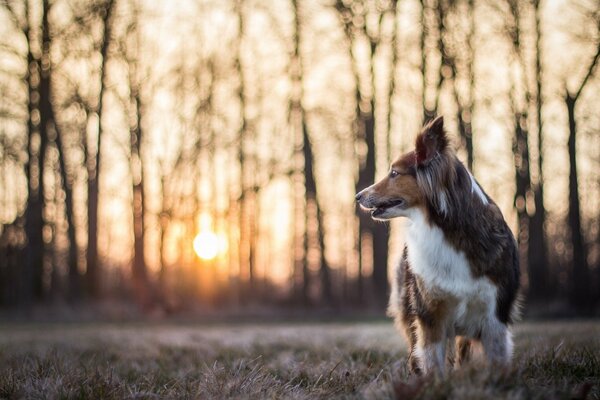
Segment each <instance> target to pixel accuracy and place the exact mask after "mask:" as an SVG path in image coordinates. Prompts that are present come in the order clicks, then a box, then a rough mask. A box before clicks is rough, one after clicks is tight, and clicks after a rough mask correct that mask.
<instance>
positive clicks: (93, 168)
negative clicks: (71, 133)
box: [85, 0, 114, 298]
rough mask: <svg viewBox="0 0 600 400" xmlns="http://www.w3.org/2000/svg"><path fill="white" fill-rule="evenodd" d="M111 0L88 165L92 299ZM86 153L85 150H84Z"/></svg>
mask: <svg viewBox="0 0 600 400" xmlns="http://www.w3.org/2000/svg"><path fill="white" fill-rule="evenodd" d="M113 8H114V0H108V1H107V3H106V6H105V9H104V14H103V16H102V23H103V28H104V33H103V36H102V43H101V46H100V57H101V64H100V71H99V72H100V91H99V93H98V105H97V107H96V114H97V118H98V137H97V138H96V157H95V159H94V160H93V161H92V163H90V162H88V243H87V254H86V264H87V269H86V275H85V277H86V286H87V290H88V293H89V295H90V296H91V297H92V298H99V297H100V295H101V290H102V288H101V282H100V280H101V274H100V265H99V259H98V197H99V183H100V165H101V155H102V137H103V135H104V124H103V121H102V119H103V118H102V117H103V115H102V114H103V113H102V111H103V104H104V90H105V88H106V85H107V71H106V69H107V68H106V64H107V60H108V47H109V44H110V36H111V24H112V18H111V15H112V13H113ZM88 150H89V149H88Z"/></svg>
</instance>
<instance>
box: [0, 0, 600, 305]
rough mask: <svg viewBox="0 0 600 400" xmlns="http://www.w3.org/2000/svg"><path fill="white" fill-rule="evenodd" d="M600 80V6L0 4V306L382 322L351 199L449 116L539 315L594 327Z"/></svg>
mask: <svg viewBox="0 0 600 400" xmlns="http://www.w3.org/2000/svg"><path fill="white" fill-rule="evenodd" d="M599 64H600V2H599V1H598V0H572V1H569V0H277V1H275V0H185V1H177V2H172V1H166V0H160V1H152V2H150V1H142V0H0V91H1V95H0V308H3V309H9V310H13V309H17V310H28V309H31V308H32V307H36V306H39V305H49V306H52V305H78V306H79V305H81V304H84V305H85V304H96V303H102V302H107V301H111V302H124V303H130V304H135V305H136V306H137V307H139V308H140V309H141V310H154V309H161V310H164V311H165V312H167V313H176V312H178V311H186V310H194V309H199V308H203V309H204V308H208V309H213V308H219V309H221V308H223V309H225V308H231V309H239V308H244V307H267V308H281V309H295V308H306V309H339V310H354V309H372V310H377V311H380V312H383V311H384V310H385V305H386V303H387V298H388V291H389V279H390V276H391V271H392V267H393V266H394V265H395V264H396V263H397V262H398V260H399V257H400V252H401V249H402V243H403V241H404V236H403V235H404V234H403V232H404V227H405V224H406V222H405V221H403V220H394V221H392V222H391V223H380V222H375V221H373V220H372V219H371V218H370V216H369V215H368V214H367V213H361V212H360V211H359V210H358V208H357V206H356V204H355V201H354V193H356V192H357V191H359V190H361V189H363V188H365V187H367V186H369V185H370V184H372V183H373V182H374V181H375V180H377V179H379V178H380V177H382V176H384V175H385V174H386V173H387V171H388V168H389V164H390V162H391V161H393V160H394V159H395V158H396V157H398V156H399V155H400V154H402V153H404V152H406V151H409V150H411V149H412V148H413V146H414V138H415V136H416V135H417V133H418V132H419V129H420V127H421V126H422V125H423V123H424V122H426V121H428V120H430V119H432V118H433V117H435V116H437V115H443V116H444V118H445V121H446V129H447V130H448V132H449V134H450V136H451V137H452V138H453V145H454V146H455V147H456V148H457V152H458V155H459V158H460V159H461V160H462V161H463V162H464V163H465V165H467V166H468V167H469V169H470V170H471V171H473V174H474V176H475V177H476V178H477V179H478V181H479V182H480V184H481V186H482V188H483V189H484V190H485V191H486V192H487V193H488V194H489V195H490V196H491V197H492V198H493V199H494V200H495V201H496V202H497V203H498V205H499V206H500V208H501V209H502V212H503V213H504V215H505V218H506V219H507V221H508V222H509V225H510V227H511V229H512V230H513V232H514V234H515V236H516V237H517V239H518V242H519V251H520V261H521V269H522V278H523V279H522V286H523V296H524V298H525V299H526V300H525V304H526V306H525V312H526V313H528V312H531V313H534V312H535V310H538V312H541V313H547V314H556V315H590V314H595V315H598V310H599V309H600V308H599V306H600V113H599V112H598V110H600V96H599V95H598V94H599V93H600V65H599ZM539 310H542V311H539Z"/></svg>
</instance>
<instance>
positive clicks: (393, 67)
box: [386, 0, 398, 162]
mask: <svg viewBox="0 0 600 400" xmlns="http://www.w3.org/2000/svg"><path fill="white" fill-rule="evenodd" d="M391 15H392V19H393V26H392V34H391V36H392V37H391V41H390V42H391V43H390V46H391V52H392V57H391V61H390V78H389V79H390V83H389V89H388V120H387V140H386V145H387V157H386V160H387V161H388V162H391V160H392V158H393V157H394V153H393V150H392V134H393V132H392V121H393V114H394V94H395V93H396V73H397V68H398V0H393V1H392V8H391Z"/></svg>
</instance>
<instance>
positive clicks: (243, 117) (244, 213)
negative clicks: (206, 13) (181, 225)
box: [235, 0, 254, 289]
mask: <svg viewBox="0 0 600 400" xmlns="http://www.w3.org/2000/svg"><path fill="white" fill-rule="evenodd" d="M243 6H244V1H243V0H236V13H237V18H238V38H237V44H236V46H237V48H236V55H235V57H236V58H235V68H236V72H237V76H238V79H239V83H238V93H237V95H238V98H239V101H240V129H239V136H238V140H239V143H238V149H239V150H238V161H239V164H240V197H239V206H240V208H239V232H240V235H239V269H240V274H241V273H242V271H244V272H245V273H246V274H247V275H248V281H249V282H248V283H249V286H250V289H252V287H253V285H254V254H253V253H254V249H253V244H252V237H251V235H252V227H251V225H252V221H251V220H250V218H251V216H250V209H251V207H252V206H251V205H250V204H249V201H250V199H249V196H248V193H249V192H250V190H251V188H248V186H247V183H246V175H247V172H246V169H247V165H246V164H247V161H248V160H247V157H246V141H247V139H248V138H247V136H248V133H249V122H248V111H247V104H246V101H247V99H246V74H245V72H244V67H243V65H242V40H243V36H244V32H245V23H244V22H245V18H244V11H243Z"/></svg>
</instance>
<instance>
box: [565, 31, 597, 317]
mask: <svg viewBox="0 0 600 400" xmlns="http://www.w3.org/2000/svg"><path fill="white" fill-rule="evenodd" d="M599 59H600V43H599V44H598V47H597V49H596V54H595V55H594V58H593V59H592V62H591V63H590V66H589V67H588V69H587V73H586V75H585V77H584V78H583V81H582V82H581V84H580V85H579V88H578V89H577V91H576V92H575V94H572V93H571V92H569V90H567V93H566V95H565V104H566V106H567V114H568V120H569V141H568V149H569V216H568V222H569V228H570V233H571V247H572V252H573V270H572V275H571V288H570V296H569V297H570V300H571V302H572V304H573V305H574V306H576V307H578V308H580V309H582V310H587V309H589V308H590V307H592V306H593V304H591V302H590V301H589V299H590V295H591V293H590V290H591V284H590V280H589V278H590V272H589V269H588V263H587V246H586V244H585V238H584V236H583V232H582V224H581V212H580V202H579V179H578V173H577V121H576V119H575V107H576V105H577V101H578V100H579V97H580V96H581V93H582V92H583V89H584V88H585V87H586V84H587V83H588V82H589V79H590V77H591V76H592V74H593V73H594V70H595V69H596V65H597V64H598V60H599Z"/></svg>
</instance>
